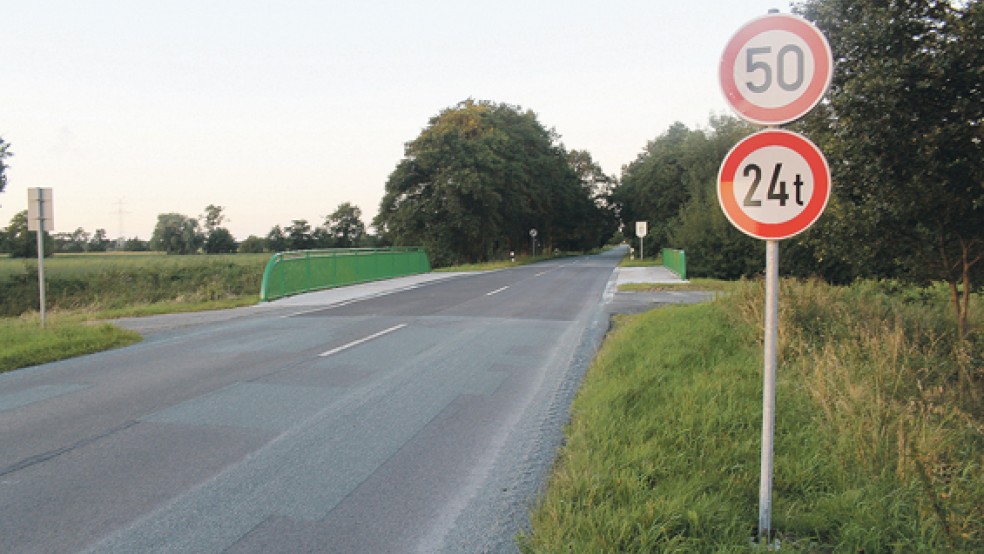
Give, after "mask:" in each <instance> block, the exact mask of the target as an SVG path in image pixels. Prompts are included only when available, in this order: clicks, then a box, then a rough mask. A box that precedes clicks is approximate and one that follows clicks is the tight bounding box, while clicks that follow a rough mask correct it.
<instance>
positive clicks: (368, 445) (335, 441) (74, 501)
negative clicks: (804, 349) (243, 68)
mask: <svg viewBox="0 0 984 554" xmlns="http://www.w3.org/2000/svg"><path fill="white" fill-rule="evenodd" d="M622 254H623V252H621V251H615V252H611V253H608V254H603V255H599V256H591V257H582V258H571V259H564V260H557V261H552V262H546V263H542V264H536V265H531V266H524V267H520V268H515V269H510V270H504V271H496V272H489V273H480V274H469V275H453V276H449V277H447V278H443V279H440V280H435V281H429V282H420V283H418V284H416V285H414V286H411V287H406V288H404V289H401V290H398V291H395V292H393V291H390V292H388V293H380V294H377V295H371V296H369V297H365V296H362V297H358V296H357V297H353V298H350V299H347V300H344V301H337V299H336V300H334V301H332V302H331V303H328V304H318V303H317V302H311V301H298V300H297V299H294V300H293V301H286V302H282V303H275V304H272V305H264V306H263V307H261V308H257V309H252V310H240V311H236V312H230V313H235V314H237V315H235V316H234V317H233V316H226V317H219V318H217V320H215V321H212V322H210V323H209V324H208V325H203V324H198V325H185V326H177V327H173V328H167V327H166V326H165V328H163V329H162V330H161V329H159V330H157V331H156V332H153V333H151V334H150V335H149V336H148V338H147V339H146V340H145V341H144V342H142V343H140V344H137V345H134V346H131V347H127V348H123V349H120V350H115V351H110V352H104V353H100V354H96V355H92V356H86V357H83V358H79V359H75V360H68V361H64V362H58V363H53V364H47V365H44V366H39V367H35V368H29V369H25V370H20V371H16V372H12V373H8V374H4V375H0V552H85V551H91V552H127V553H132V552H141V553H147V552H228V553H246V552H256V553H258V552H344V553H349V552H353V553H358V552H366V553H385V552H399V553H407V552H469V553H471V552H515V550H516V548H515V545H514V543H513V537H514V536H515V533H516V532H517V530H519V529H521V528H522V526H523V525H524V524H525V522H526V516H527V513H528V510H529V507H530V505H531V502H532V501H533V499H534V498H535V495H536V492H537V490H538V487H539V486H540V484H541V483H542V480H543V477H544V476H545V475H546V472H547V471H548V470H549V467H550V464H551V462H552V461H553V457H554V454H555V452H556V448H557V446H558V444H559V442H560V438H561V428H562V425H563V423H564V422H565V421H566V417H567V407H568V405H569V403H570V400H571V398H572V395H573V392H574V390H575V388H576V386H577V383H578V381H579V379H580V377H581V375H582V373H583V370H584V368H585V367H586V365H587V363H588V361H589V360H590V358H591V357H592V356H593V354H594V350H595V348H596V347H597V345H598V344H599V342H600V340H601V338H602V336H603V334H604V332H605V331H606V330H607V326H608V317H609V309H611V306H612V305H613V299H614V298H615V296H616V295H615V293H614V284H615V279H614V278H613V276H614V273H613V269H614V266H615V264H616V263H617V262H618V260H619V258H620V257H621V255H622ZM623 303H624V301H623Z"/></svg>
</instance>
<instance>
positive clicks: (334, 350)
mask: <svg viewBox="0 0 984 554" xmlns="http://www.w3.org/2000/svg"><path fill="white" fill-rule="evenodd" d="M406 326H407V324H406V323H401V324H399V325H394V326H393V327H390V328H389V329H383V330H382V331H380V332H378V333H373V334H371V335H369V336H368V337H363V338H361V339H359V340H354V341H352V342H350V343H348V344H343V345H342V346H339V347H338V348H332V349H331V350H328V351H327V352H322V353H321V354H318V357H320V358H327V357H328V356H331V355H333V354H338V353H339V352H341V351H342V350H348V349H349V348H352V347H353V346H359V345H360V344H363V343H366V342H369V341H371V340H373V339H378V338H379V337H381V336H383V335H388V334H390V333H392V332H394V331H399V330H400V329H403V328H404V327H406Z"/></svg>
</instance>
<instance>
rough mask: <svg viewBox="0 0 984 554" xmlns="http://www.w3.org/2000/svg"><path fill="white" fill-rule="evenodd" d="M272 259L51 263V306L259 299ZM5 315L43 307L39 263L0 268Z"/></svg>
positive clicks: (0, 304) (101, 258)
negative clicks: (39, 292)
mask: <svg viewBox="0 0 984 554" xmlns="http://www.w3.org/2000/svg"><path fill="white" fill-rule="evenodd" d="M267 258H268V256H243V255H235V256H159V255H133V256H119V255H117V256H112V255H75V256H65V257H64V258H61V255H60V256H56V257H55V258H54V259H52V260H50V261H46V262H45V266H46V272H45V274H46V275H45V277H46V279H45V280H46V282H47V291H46V297H47V307H48V308H49V309H53V310H57V309H62V310H80V309H84V310H111V309H118V308H123V307H127V306H133V305H142V304H154V303H160V302H179V303H180V302H206V301H215V300H223V299H228V298H234V297H241V296H247V295H257V296H258V294H259V290H260V283H261V281H262V277H263V267H264V265H265V263H266V260H267ZM0 269H2V271H0V275H5V277H0V316H8V317H9V316H18V315H20V314H23V313H25V312H28V311H31V310H37V308H38V304H37V303H38V297H39V294H38V278H37V264H36V263H35V262H25V261H23V260H3V263H2V264H0Z"/></svg>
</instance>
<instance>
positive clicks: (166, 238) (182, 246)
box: [150, 213, 205, 254]
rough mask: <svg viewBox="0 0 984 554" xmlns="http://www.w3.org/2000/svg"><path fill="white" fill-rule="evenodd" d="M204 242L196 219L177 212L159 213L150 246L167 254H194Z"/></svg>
mask: <svg viewBox="0 0 984 554" xmlns="http://www.w3.org/2000/svg"><path fill="white" fill-rule="evenodd" d="M204 242H205V236H204V235H203V234H202V232H201V228H200V227H199V225H198V220H197V219H194V218H190V217H188V216H186V215H182V214H177V213H166V214H159V215H158V216H157V225H155V226H154V234H153V236H151V238H150V247H151V248H153V249H154V250H159V251H164V252H167V253H168V254H195V253H196V252H198V249H199V248H201V247H202V245H203V244H204Z"/></svg>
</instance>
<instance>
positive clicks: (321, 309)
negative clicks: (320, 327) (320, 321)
mask: <svg viewBox="0 0 984 554" xmlns="http://www.w3.org/2000/svg"><path fill="white" fill-rule="evenodd" d="M421 286H423V285H419V284H418V285H410V286H408V287H401V288H398V289H393V290H388V291H384V292H377V293H375V294H370V295H368V296H360V297H357V298H351V299H349V300H343V301H341V302H336V303H334V304H328V305H325V306H318V307H317V308H312V309H310V310H302V311H299V312H294V313H290V314H287V315H282V316H280V319H288V318H291V317H297V316H302V315H307V314H313V313H316V312H324V311H328V310H332V309H335V308H341V307H342V306H348V305H349V304H355V303H357V302H362V301H365V300H372V299H374V298H379V297H381V296H387V295H390V294H395V293H397V292H406V291H408V290H413V289H417V288H420V287H421Z"/></svg>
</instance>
